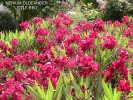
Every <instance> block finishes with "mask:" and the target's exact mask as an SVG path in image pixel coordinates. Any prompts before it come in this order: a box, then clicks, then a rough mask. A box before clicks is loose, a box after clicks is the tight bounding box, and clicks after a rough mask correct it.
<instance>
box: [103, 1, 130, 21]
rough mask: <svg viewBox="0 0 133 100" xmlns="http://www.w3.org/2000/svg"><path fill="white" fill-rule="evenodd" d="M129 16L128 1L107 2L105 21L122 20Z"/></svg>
mask: <svg viewBox="0 0 133 100" xmlns="http://www.w3.org/2000/svg"><path fill="white" fill-rule="evenodd" d="M127 14H128V2H127V1H126V0H107V5H106V10H105V12H104V15H103V19H104V20H120V19H121V18H122V17H123V16H124V15H127Z"/></svg>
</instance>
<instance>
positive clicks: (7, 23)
mask: <svg viewBox="0 0 133 100" xmlns="http://www.w3.org/2000/svg"><path fill="white" fill-rule="evenodd" d="M16 28H17V23H16V21H15V19H14V18H13V17H12V16H11V15H10V13H8V12H4V11H0V31H9V30H11V31H14V30H16Z"/></svg>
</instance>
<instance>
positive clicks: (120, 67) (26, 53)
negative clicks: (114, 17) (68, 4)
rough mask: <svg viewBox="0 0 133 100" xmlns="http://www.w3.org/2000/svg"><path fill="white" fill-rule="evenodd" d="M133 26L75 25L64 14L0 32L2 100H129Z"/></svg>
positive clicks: (124, 23)
mask: <svg viewBox="0 0 133 100" xmlns="http://www.w3.org/2000/svg"><path fill="white" fill-rule="evenodd" d="M132 26H133V24H132V23H131V22H130V19H129V18H128V17H127V16H124V17H123V18H122V23H121V22H119V21H114V22H112V21H108V22H104V21H102V20H101V19H96V20H95V21H94V22H92V23H88V22H78V23H77V25H76V26H73V20H72V19H71V18H70V17H69V16H68V15H65V14H62V13H60V14H58V15H57V17H56V18H53V19H50V18H46V20H44V19H42V18H40V17H35V18H34V19H33V20H32V22H29V21H25V22H22V23H21V24H20V27H21V29H22V31H21V32H18V31H16V32H15V33H12V32H10V33H7V34H6V36H5V34H4V33H1V34H0V39H1V40H0V99H1V100H30V99H34V100H67V99H69V100H73V99H74V100H89V99H91V98H92V99H95V100H99V99H103V98H104V99H106V98H108V99H107V100H112V98H111V97H110V96H113V98H115V99H113V100H119V99H120V98H122V97H123V98H131V95H133V92H132V86H133V84H132V79H131V76H130V77H129V73H130V74H131V75H132V66H133V45H132V43H133V42H132V41H133V27H132ZM104 81H105V82H104ZM110 84H111V85H110ZM102 86H103V87H102ZM108 86H109V88H108ZM110 88H111V89H112V90H109V89H110ZM103 90H104V91H103ZM109 91H110V92H109ZM111 91H113V93H116V94H117V97H116V95H113V93H112V92H111ZM116 98H119V99H116Z"/></svg>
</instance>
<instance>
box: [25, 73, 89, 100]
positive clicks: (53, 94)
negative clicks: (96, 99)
mask: <svg viewBox="0 0 133 100" xmlns="http://www.w3.org/2000/svg"><path fill="white" fill-rule="evenodd" d="M89 85H90V79H89V78H87V79H86V80H84V79H83V77H81V78H80V81H79V82H77V81H76V79H75V78H74V76H73V74H72V73H71V72H70V73H69V74H67V75H66V74H65V73H64V71H62V72H61V74H60V77H59V79H58V82H57V86H56V88H55V91H54V88H53V86H52V83H51V81H49V84H48V89H47V90H45V89H44V88H43V87H40V86H38V84H37V83H36V84H35V85H34V86H33V87H32V86H27V90H28V92H30V93H31V94H32V95H33V96H34V97H35V98H36V100H56V99H58V100H77V99H83V100H89V98H90V91H91V89H90V88H89ZM82 86H84V87H85V88H83V89H84V90H83V89H82V88H81V87H82Z"/></svg>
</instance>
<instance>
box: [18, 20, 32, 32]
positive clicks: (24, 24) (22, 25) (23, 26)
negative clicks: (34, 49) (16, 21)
mask: <svg viewBox="0 0 133 100" xmlns="http://www.w3.org/2000/svg"><path fill="white" fill-rule="evenodd" d="M19 26H20V27H21V29H22V31H25V30H26V29H27V28H29V27H30V22H28V21H25V22H22V23H20V25H19Z"/></svg>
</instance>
